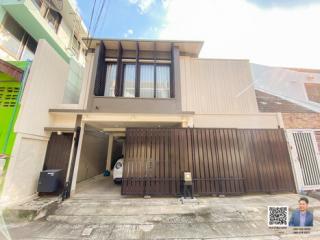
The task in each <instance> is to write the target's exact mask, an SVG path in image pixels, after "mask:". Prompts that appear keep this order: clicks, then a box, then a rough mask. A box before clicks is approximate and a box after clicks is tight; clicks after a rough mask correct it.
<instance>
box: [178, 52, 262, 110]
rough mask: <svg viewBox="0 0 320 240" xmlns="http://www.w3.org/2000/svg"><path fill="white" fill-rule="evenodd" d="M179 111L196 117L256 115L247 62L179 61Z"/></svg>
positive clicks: (191, 59) (216, 60)
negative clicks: (207, 115) (230, 114)
mask: <svg viewBox="0 0 320 240" xmlns="http://www.w3.org/2000/svg"><path fill="white" fill-rule="evenodd" d="M180 75H181V91H182V93H181V96H182V110H183V111H193V112H195V113H196V114H214V113H257V112H258V106H257V102H256V96H255V92H254V88H253V84H252V77H251V72H250V64H249V61H247V60H220V59H198V58H190V57H180Z"/></svg>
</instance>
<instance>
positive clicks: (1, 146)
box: [0, 82, 21, 165]
mask: <svg viewBox="0 0 320 240" xmlns="http://www.w3.org/2000/svg"><path fill="white" fill-rule="evenodd" d="M20 86H21V83H20V82H0V94H4V95H7V94H8V92H7V90H6V89H8V87H10V88H18V89H19V90H20ZM1 89H5V91H1ZM9 94H10V93H9ZM16 104H17V109H16V110H15V107H14V106H12V107H4V106H3V104H1V103H0V116H1V118H0V152H1V153H5V154H7V155H10V154H11V151H12V147H13V143H14V139H15V134H14V131H13V129H11V131H10V135H9V141H8V143H7V144H6V141H7V134H8V130H9V127H10V123H11V121H12V120H13V123H12V124H13V125H14V123H15V121H16V119H17V115H18V113H19V109H20V104H19V103H16ZM12 117H13V119H12ZM6 165H7V164H6Z"/></svg>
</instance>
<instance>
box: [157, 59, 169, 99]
mask: <svg viewBox="0 0 320 240" xmlns="http://www.w3.org/2000/svg"><path fill="white" fill-rule="evenodd" d="M156 71H157V73H156V76H157V79H156V98H170V66H169V65H158V66H157V67H156Z"/></svg>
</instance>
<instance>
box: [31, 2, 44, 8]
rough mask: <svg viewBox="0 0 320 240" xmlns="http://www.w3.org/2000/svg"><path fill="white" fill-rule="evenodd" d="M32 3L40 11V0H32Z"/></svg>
mask: <svg viewBox="0 0 320 240" xmlns="http://www.w3.org/2000/svg"><path fill="white" fill-rule="evenodd" d="M33 2H34V3H35V5H36V6H37V7H38V8H39V9H40V7H41V5H42V0H33Z"/></svg>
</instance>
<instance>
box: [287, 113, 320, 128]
mask: <svg viewBox="0 0 320 240" xmlns="http://www.w3.org/2000/svg"><path fill="white" fill-rule="evenodd" d="M282 117H283V123H284V127H285V128H312V129H315V128H318V129H320V113H282Z"/></svg>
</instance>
